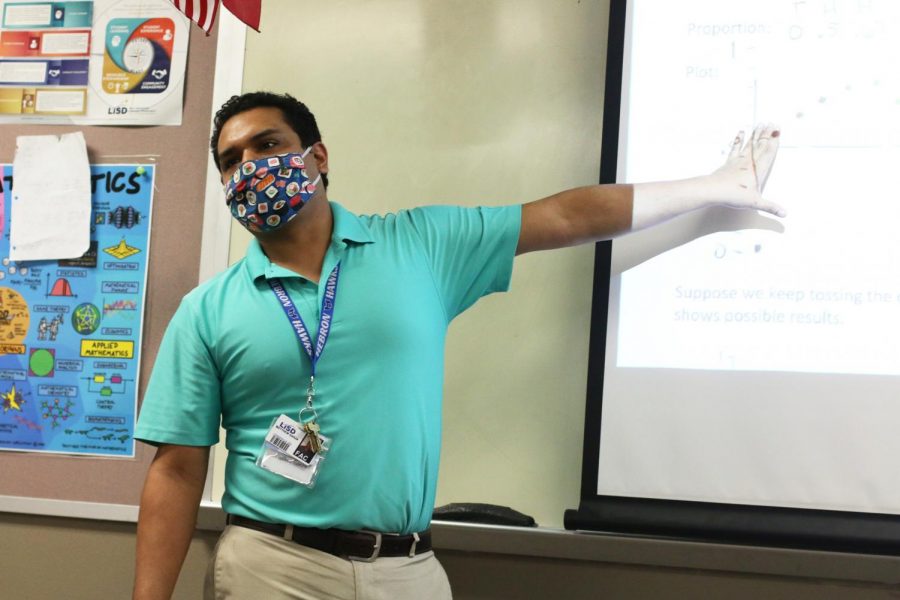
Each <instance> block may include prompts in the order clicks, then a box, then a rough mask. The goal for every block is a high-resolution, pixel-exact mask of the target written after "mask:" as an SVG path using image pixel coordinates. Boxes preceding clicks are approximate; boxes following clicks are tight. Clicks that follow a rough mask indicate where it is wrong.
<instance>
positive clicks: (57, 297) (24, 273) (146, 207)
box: [0, 165, 154, 457]
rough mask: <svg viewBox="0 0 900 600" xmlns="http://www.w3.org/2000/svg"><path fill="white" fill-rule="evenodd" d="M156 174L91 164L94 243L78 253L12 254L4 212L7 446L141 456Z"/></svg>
mask: <svg viewBox="0 0 900 600" xmlns="http://www.w3.org/2000/svg"><path fill="white" fill-rule="evenodd" d="M0 169H2V174H3V179H2V186H0V187H2V189H0V204H2V205H3V207H4V208H6V204H7V201H8V199H9V198H10V190H11V189H12V188H13V186H14V185H15V182H14V180H13V177H12V165H0ZM153 177H154V167H153V165H94V166H92V167H91V185H92V215H91V219H92V221H91V222H92V223H93V225H92V228H91V231H92V233H91V246H90V249H89V250H88V251H87V252H86V253H85V254H84V255H83V256H81V257H79V258H75V259H68V260H54V261H29V262H12V261H10V260H9V258H8V257H9V233H8V232H9V222H8V218H9V214H10V211H9V210H8V208H7V209H6V210H4V211H3V214H4V215H5V216H4V217H3V235H2V236H0V450H15V451H28V452H52V453H65V454H85V455H103V456H124V457H130V456H134V422H135V415H136V414H137V383H138V375H139V371H138V367H139V364H140V347H141V326H142V323H143V313H144V299H145V291H146V282H147V254H148V245H149V239H150V214H151V204H152V200H153Z"/></svg>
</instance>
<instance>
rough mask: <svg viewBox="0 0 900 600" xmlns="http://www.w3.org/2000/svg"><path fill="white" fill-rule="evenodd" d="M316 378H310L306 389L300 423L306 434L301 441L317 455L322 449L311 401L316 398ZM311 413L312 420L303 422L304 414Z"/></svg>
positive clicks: (316, 419)
mask: <svg viewBox="0 0 900 600" xmlns="http://www.w3.org/2000/svg"><path fill="white" fill-rule="evenodd" d="M315 386H316V377H315V375H313V376H310V378H309V386H308V387H307V388H306V406H305V407H304V408H303V409H301V410H300V423H302V424H303V431H305V432H306V439H305V440H303V441H304V442H305V444H306V445H307V446H309V449H310V450H312V451H313V453H314V454H318V453H319V451H320V450H321V449H322V437H321V435H320V433H319V423H318V419H319V415H318V414H317V413H316V409H315V408H314V407H313V399H314V398H315V396H316V387H315ZM309 413H312V418H310V419H309V420H308V421H306V422H304V421H303V416H304V414H309Z"/></svg>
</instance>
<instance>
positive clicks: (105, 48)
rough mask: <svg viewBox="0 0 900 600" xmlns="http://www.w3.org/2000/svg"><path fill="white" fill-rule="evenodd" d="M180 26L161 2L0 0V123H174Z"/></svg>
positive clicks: (185, 25) (180, 69)
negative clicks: (38, 0)
mask: <svg viewBox="0 0 900 600" xmlns="http://www.w3.org/2000/svg"><path fill="white" fill-rule="evenodd" d="M189 25H190V21H188V19H187V18H186V17H185V16H184V15H183V14H182V13H181V12H179V11H178V10H177V9H176V8H175V6H174V5H173V4H172V3H171V2H169V1H168V0H141V1H140V2H135V1H133V0H93V1H84V0H79V1H72V2H34V1H33V0H28V1H21V0H0V124H2V123H55V124H76V125H180V124H181V113H182V99H183V97H184V74H185V66H186V64H187V49H188V35H189V32H190V28H189Z"/></svg>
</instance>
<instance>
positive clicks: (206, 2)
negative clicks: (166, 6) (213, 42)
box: [171, 0, 262, 33]
mask: <svg viewBox="0 0 900 600" xmlns="http://www.w3.org/2000/svg"><path fill="white" fill-rule="evenodd" d="M171 2H172V4H174V5H175V7H176V8H178V10H180V11H181V12H183V13H184V14H185V15H187V18H188V19H190V20H191V21H193V22H194V23H196V24H197V25H199V26H200V27H201V28H202V29H203V31H205V32H206V33H209V32H210V31H212V28H213V25H214V24H215V22H216V13H218V12H219V0H171ZM261 3H262V0H222V4H224V5H225V8H227V9H228V10H229V11H231V13H232V14H233V15H234V16H236V17H237V18H238V19H240V20H241V21H243V22H244V23H246V24H247V25H248V26H249V27H252V28H253V29H255V30H257V31H259V18H260V13H261V11H262V7H261Z"/></svg>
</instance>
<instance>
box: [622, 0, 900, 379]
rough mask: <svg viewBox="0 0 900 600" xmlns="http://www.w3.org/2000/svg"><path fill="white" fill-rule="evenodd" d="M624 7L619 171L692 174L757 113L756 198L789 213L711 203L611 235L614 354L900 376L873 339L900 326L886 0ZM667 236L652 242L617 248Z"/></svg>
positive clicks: (633, 177)
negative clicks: (628, 16)
mask: <svg viewBox="0 0 900 600" xmlns="http://www.w3.org/2000/svg"><path fill="white" fill-rule="evenodd" d="M651 7H652V8H651ZM645 11H646V12H645ZM634 13H635V14H634V18H635V29H634V34H633V36H632V42H631V48H630V51H631V56H630V58H631V64H630V66H629V67H628V69H627V70H626V82H625V87H626V98H627V99H628V103H629V104H628V111H627V112H626V113H625V119H624V120H623V123H624V127H625V128H626V131H627V134H626V135H625V137H624V138H623V140H622V144H621V147H620V154H619V180H620V181H652V180H665V179H679V178H682V177H686V176H691V175H695V174H702V173H709V172H711V171H713V170H715V169H716V168H718V166H720V165H721V164H722V163H723V162H724V159H725V156H726V154H727V151H728V146H729V143H728V142H729V141H730V139H732V137H733V135H734V132H735V131H736V130H737V129H744V130H746V131H747V133H748V134H749V131H750V129H751V128H752V126H753V125H754V123H759V122H773V123H777V124H778V125H779V127H780V128H781V132H782V135H781V137H780V150H779V154H778V158H777V160H776V162H775V166H774V169H773V170H772V174H771V177H770V179H769V181H768V184H767V187H766V190H765V196H766V197H768V198H769V199H771V200H773V201H775V202H778V203H779V204H781V205H783V206H785V207H786V208H787V211H788V218H787V219H785V220H784V221H783V222H776V221H775V220H774V219H768V218H765V217H757V216H755V215H747V214H741V215H737V214H734V212H733V211H726V210H718V211H715V210H714V211H707V212H704V213H701V214H696V215H692V216H690V217H688V218H686V219H683V220H682V221H680V223H681V224H679V223H674V224H671V227H670V228H669V229H667V228H666V227H663V228H661V229H659V230H655V231H654V232H647V233H646V235H642V234H638V235H635V236H631V237H628V238H624V239H622V240H616V242H615V244H614V246H613V248H614V250H613V262H614V269H616V268H617V267H616V265H619V268H618V270H620V271H624V272H623V273H622V275H621V278H620V279H619V280H618V281H617V282H616V283H617V285H614V286H613V289H614V290H617V291H618V296H617V297H613V299H612V301H613V303H614V306H613V310H617V311H618V320H617V322H616V324H615V325H616V329H615V330H616V333H617V335H616V345H615V349H614V352H613V354H612V356H613V357H614V358H615V361H616V362H615V364H616V365H617V366H619V367H651V368H652V367H657V368H675V369H712V370H743V371H795V372H810V373H832V372H840V373H858V374H891V375H896V374H900V361H898V360H896V358H895V357H896V356H897V353H898V347H897V344H896V343H895V342H894V341H893V340H892V339H891V338H890V337H889V336H884V335H882V332H883V331H893V330H900V282H898V280H897V279H896V277H893V275H892V274H893V273H894V272H895V270H896V267H895V265H896V264H900V244H897V243H896V235H895V232H894V230H895V224H896V223H898V222H900V202H898V194H900V192H898V191H897V186H896V183H895V181H894V179H895V176H894V174H895V173H896V171H897V168H898V165H900V69H897V68H896V65H895V64H894V63H895V62H896V57H900V2H886V1H879V0H871V1H867V0H866V1H864V0H827V1H823V0H798V1H792V2H778V1H775V0H768V1H762V2H756V3H746V4H741V5H738V4H736V3H733V2H717V1H714V0H688V1H686V2H677V3H674V2H673V3H664V2H641V3H636V4H635V5H634ZM638 23H639V26H638V25H637V24H638ZM659 48H666V52H659ZM660 90H665V93H664V94H663V93H660ZM673 115H677V118H673ZM691 219H693V221H691ZM679 227H681V229H678V228H679ZM669 232H673V233H672V234H671V235H670V237H669V238H667V239H670V240H672V241H671V243H669V245H667V246H665V248H664V249H665V250H669V251H667V252H664V253H663V254H660V255H658V256H653V257H652V258H650V259H649V260H645V261H644V262H641V261H639V260H634V259H632V260H628V259H626V258H623V257H628V256H629V255H630V254H634V255H640V254H641V250H640V248H641V247H642V246H643V247H647V246H648V243H647V239H648V238H651V237H653V236H656V237H655V238H654V240H657V239H661V237H665V236H666V235H669ZM676 240H677V241H676ZM644 252H645V253H646V251H644ZM638 263H640V264H638ZM635 265H636V266H635Z"/></svg>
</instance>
